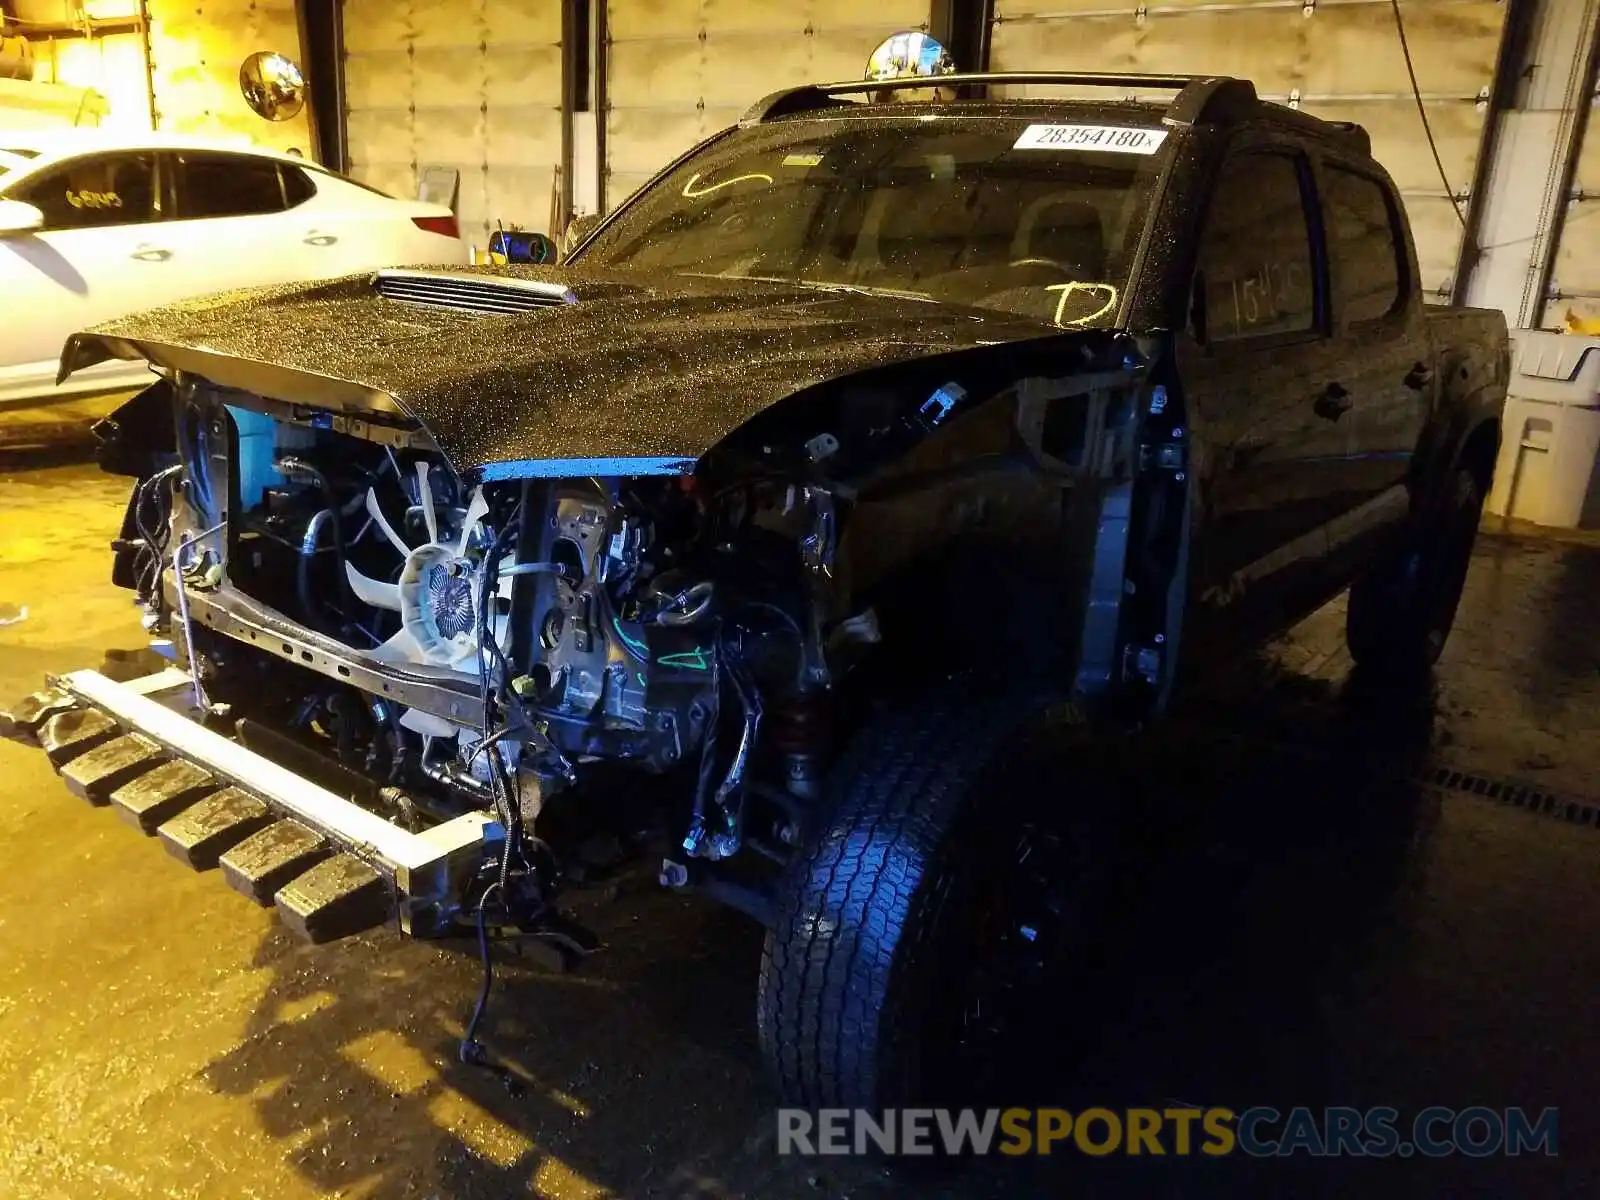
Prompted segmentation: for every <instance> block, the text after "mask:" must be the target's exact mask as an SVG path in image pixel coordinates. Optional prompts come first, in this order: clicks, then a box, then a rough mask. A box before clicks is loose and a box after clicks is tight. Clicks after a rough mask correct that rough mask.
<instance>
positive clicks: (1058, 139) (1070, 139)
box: [1011, 125, 1167, 154]
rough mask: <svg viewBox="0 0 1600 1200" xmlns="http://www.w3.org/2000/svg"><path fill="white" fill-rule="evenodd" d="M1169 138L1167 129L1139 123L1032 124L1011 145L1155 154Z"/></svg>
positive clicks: (1049, 148) (1113, 152)
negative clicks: (1153, 127)
mask: <svg viewBox="0 0 1600 1200" xmlns="http://www.w3.org/2000/svg"><path fill="white" fill-rule="evenodd" d="M1166 140H1167V131H1166V130H1165V129H1145V128H1142V127H1139V126H1135V125H1029V126H1028V127H1027V128H1026V129H1024V130H1023V131H1022V136H1021V137H1019V138H1018V139H1017V140H1016V143H1015V144H1014V145H1013V146H1012V147H1011V148H1012V149H1013V150H1104V151H1107V152H1109V153H1112V154H1154V153H1155V152H1156V151H1157V150H1159V149H1161V143H1162V142H1164V141H1166Z"/></svg>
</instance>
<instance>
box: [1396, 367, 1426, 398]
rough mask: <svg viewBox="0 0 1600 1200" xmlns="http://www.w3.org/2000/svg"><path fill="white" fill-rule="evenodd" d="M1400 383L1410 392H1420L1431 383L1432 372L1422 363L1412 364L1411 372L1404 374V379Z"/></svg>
mask: <svg viewBox="0 0 1600 1200" xmlns="http://www.w3.org/2000/svg"><path fill="white" fill-rule="evenodd" d="M1401 382H1403V383H1404V384H1405V385H1406V386H1407V387H1408V388H1410V389H1411V390H1412V391H1414V392H1420V391H1421V390H1422V389H1423V388H1425V387H1427V386H1428V385H1429V384H1430V383H1432V382H1433V370H1432V369H1431V368H1430V367H1428V366H1426V365H1424V364H1423V363H1412V364H1411V370H1409V371H1407V372H1406V377H1405V379H1404V380H1402V381H1401Z"/></svg>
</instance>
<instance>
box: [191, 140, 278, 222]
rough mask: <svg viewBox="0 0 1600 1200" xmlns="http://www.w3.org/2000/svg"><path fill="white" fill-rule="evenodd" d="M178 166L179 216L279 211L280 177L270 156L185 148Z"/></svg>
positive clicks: (199, 217)
mask: <svg viewBox="0 0 1600 1200" xmlns="http://www.w3.org/2000/svg"><path fill="white" fill-rule="evenodd" d="M173 157H174V159H175V161H176V163H177V169H178V216H179V217H180V218H181V219H183V220H190V221H193V220H201V219H206V218H216V217H252V216H260V215H262V214H264V213H276V212H282V211H283V210H284V208H285V207H287V205H286V203H285V197H284V188H283V180H282V178H281V177H280V176H279V174H278V164H277V163H276V162H275V161H274V160H272V159H270V158H255V157H252V156H251V155H247V154H213V153H209V152H204V151H202V152H193V151H184V152H182V153H179V154H176V155H174V156H173Z"/></svg>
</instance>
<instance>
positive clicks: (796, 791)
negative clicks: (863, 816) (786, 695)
mask: <svg viewBox="0 0 1600 1200" xmlns="http://www.w3.org/2000/svg"><path fill="white" fill-rule="evenodd" d="M831 716H832V712H831V710H830V708H829V705H828V697H827V694H826V693H825V692H820V691H813V692H802V693H801V694H800V695H798V696H793V697H791V698H790V699H788V700H787V701H785V702H784V703H783V704H782V705H779V706H777V707H775V708H774V709H773V711H772V714H771V716H770V718H769V719H768V723H767V736H768V737H769V738H770V739H771V742H772V745H773V747H774V748H775V749H776V750H777V751H778V752H779V753H780V754H782V755H783V765H784V786H785V787H786V788H787V789H788V791H789V793H790V795H792V796H796V797H798V798H799V799H802V800H815V799H816V798H817V797H818V796H820V795H821V794H822V770H823V764H824V762H825V761H826V756H827V751H828V741H829V734H830V732H831V729H830V726H831V721H830V718H831Z"/></svg>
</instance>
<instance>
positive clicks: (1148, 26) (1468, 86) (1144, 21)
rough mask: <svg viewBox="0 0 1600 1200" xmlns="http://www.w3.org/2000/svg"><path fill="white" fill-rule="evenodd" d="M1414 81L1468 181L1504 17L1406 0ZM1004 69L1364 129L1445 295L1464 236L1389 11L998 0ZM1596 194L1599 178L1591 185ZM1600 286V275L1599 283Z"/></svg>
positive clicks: (1193, 0) (1480, 3)
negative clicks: (1157, 87)
mask: <svg viewBox="0 0 1600 1200" xmlns="http://www.w3.org/2000/svg"><path fill="white" fill-rule="evenodd" d="M1400 7H1401V12H1402V14H1403V16H1404V18H1405V24H1406V34H1407V38H1408V40H1409V42H1410V45H1411V54H1412V58H1413V61H1414V63H1415V66H1416V72H1417V83H1418V85H1419V87H1420V89H1421V91H1422V95H1423V99H1424V102H1425V103H1426V105H1427V111H1428V119H1429V122H1430V123H1431V125H1432V127H1433V132H1434V137H1435V139H1436V141H1437V142H1438V146H1439V155H1440V158H1441V159H1442V160H1443V162H1444V168H1445V173H1446V175H1447V176H1448V178H1449V180H1450V185H1451V188H1452V189H1454V190H1455V191H1456V192H1457V193H1458V194H1463V193H1464V192H1465V189H1466V188H1467V187H1468V185H1469V184H1470V183H1471V182H1472V168H1473V165H1474V163H1475V162H1476V159H1477V152H1478V142H1479V137H1480V135H1481V132H1482V126H1483V118H1484V109H1485V106H1486V103H1485V102H1486V100H1487V91H1486V89H1487V88H1488V87H1489V85H1490V83H1491V82H1492V80H1493V76H1494V62H1495V54H1496V51H1497V49H1498V47H1499V44H1500V34H1501V28H1502V25H1503V23H1504V18H1505V6H1504V5H1503V4H1501V3H1498V2H1497V0H1403V2H1402V3H1401V6H1400ZM992 38H993V41H992V51H991V64H990V65H991V67H992V68H993V69H994V70H996V71H1007V70H1024V69H1028V68H1032V69H1035V70H1083V71H1154V72H1173V73H1179V74H1219V75H1238V76H1242V77H1244V78H1246V79H1253V80H1254V81H1255V84H1256V87H1257V88H1258V89H1259V90H1260V91H1261V93H1262V94H1263V95H1265V96H1267V97H1268V98H1269V99H1274V100H1281V101H1291V100H1292V101H1294V102H1296V103H1298V105H1299V107H1301V108H1303V109H1305V110H1306V111H1307V112H1312V113H1315V114H1316V115H1318V116H1321V117H1327V118H1329V119H1331V120H1340V121H1359V122H1360V123H1361V124H1362V125H1365V126H1366V127H1367V129H1368V130H1370V131H1371V133H1372V147H1373V153H1374V154H1375V155H1376V156H1377V157H1378V159H1379V160H1380V161H1381V162H1382V163H1383V164H1384V166H1385V167H1387V168H1388V169H1389V171H1390V173H1391V174H1392V175H1393V176H1394V178H1395V181H1396V183H1397V184H1398V185H1399V187H1400V189H1401V191H1402V193H1403V194H1404V196H1405V202H1406V208H1407V210H1408V211H1409V212H1410V215H1411V224H1412V228H1413V229H1414V230H1415V234H1416V239H1417V252H1418V255H1419V257H1420V259H1421V267H1422V276H1423V283H1424V286H1425V287H1427V288H1429V289H1433V290H1435V291H1436V292H1438V293H1442V292H1443V291H1447V290H1448V288H1449V284H1450V281H1451V280H1452V279H1453V277H1454V273H1455V267H1456V256H1457V253H1458V251H1459V248H1460V243H1461V226H1460V223H1459V222H1458V220H1457V218H1456V214H1455V210H1454V209H1453V207H1452V206H1451V203H1450V200H1449V198H1448V196H1447V194H1446V193H1445V189H1444V185H1443V184H1442V183H1441V182H1440V181H1439V172H1438V170H1437V168H1436V167H1435V166H1434V162H1433V158H1432V156H1431V155H1430V154H1429V152H1428V143H1427V139H1426V137H1425V136H1424V135H1423V131H1422V123H1421V120H1420V118H1419V117H1418V116H1417V110H1416V101H1415V99H1414V98H1413V96H1412V94H1411V90H1410V83H1409V81H1408V80H1407V77H1406V66H1405V59H1404V57H1403V56H1402V53H1401V50H1400V41H1399V38H1398V36H1397V34H1396V31H1395V24H1394V14H1393V12H1392V11H1391V9H1390V6H1389V0H1311V2H1308V3H1305V4H1302V2H1301V0H1232V2H1222V3H1215V2H1205V0H1166V2H1165V3H1156V4H1149V5H1137V6H1136V5H1134V4H1121V5H1112V4H1107V3H1106V0H996V4H995V24H994V28H993V31H992ZM1597 186H1600V180H1597ZM1596 282H1597V283H1600V278H1597V281H1596Z"/></svg>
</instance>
